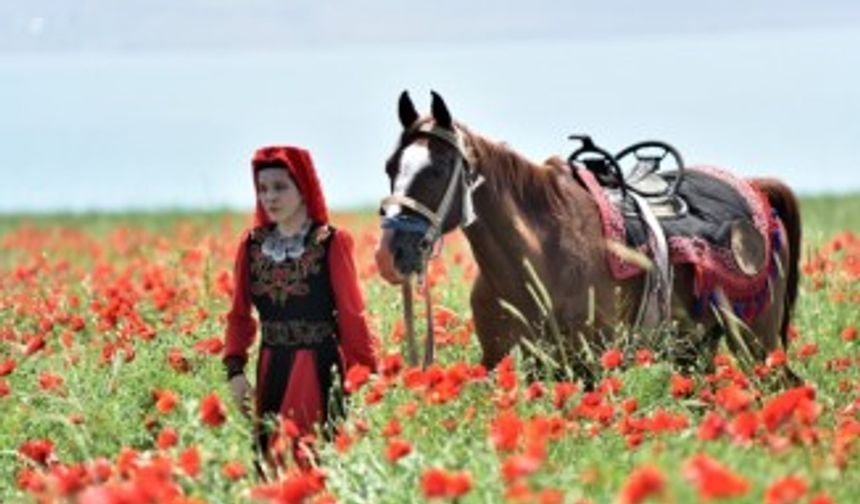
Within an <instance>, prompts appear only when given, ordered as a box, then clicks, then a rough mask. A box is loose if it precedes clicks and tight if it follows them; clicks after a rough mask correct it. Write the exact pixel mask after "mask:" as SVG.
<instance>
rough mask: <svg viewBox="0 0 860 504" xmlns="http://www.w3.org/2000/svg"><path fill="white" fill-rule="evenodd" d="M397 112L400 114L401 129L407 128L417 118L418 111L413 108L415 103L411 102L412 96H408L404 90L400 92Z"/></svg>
mask: <svg viewBox="0 0 860 504" xmlns="http://www.w3.org/2000/svg"><path fill="white" fill-rule="evenodd" d="M397 112H398V114H399V115H400V124H402V125H403V129H408V128H409V127H411V126H412V125H413V124H415V121H417V120H418V111H416V110H415V104H414V103H412V98H409V92H407V91H405V90H404V91H403V92H402V93H400V100H399V102H398V103H397Z"/></svg>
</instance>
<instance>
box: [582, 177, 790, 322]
mask: <svg viewBox="0 0 860 504" xmlns="http://www.w3.org/2000/svg"><path fill="white" fill-rule="evenodd" d="M576 175H577V176H578V177H579V179H580V180H581V181H582V183H583V184H584V185H585V187H586V188H587V189H588V191H589V192H590V193H591V195H592V196H593V197H594V200H595V202H596V203H597V206H598V208H599V209H600V216H601V220H602V226H603V233H604V235H605V237H606V239H607V240H611V241H615V242H617V243H620V244H623V245H625V246H626V247H629V248H632V249H634V250H637V251H638V252H640V253H642V254H645V255H646V256H649V257H650V256H651V254H650V253H649V246H648V238H647V237H648V235H647V232H646V230H645V227H644V224H643V222H642V220H641V219H640V218H638V217H635V216H629V215H627V214H625V213H623V212H622V211H621V209H620V208H619V207H618V206H616V205H615V204H614V203H613V202H612V201H610V199H609V198H608V196H607V193H606V189H605V188H604V187H602V186H601V185H600V184H599V183H598V181H597V179H596V178H595V177H594V175H593V174H592V173H591V172H590V171H588V170H587V169H585V168H578V169H577V170H576ZM674 176H676V174H672V173H669V174H666V175H665V177H666V178H667V181H669V182H671V181H672V180H673V177H674ZM678 195H679V196H680V197H682V198H683V199H684V200H685V201H686V203H687V205H688V206H689V211H688V212H687V213H686V214H685V215H683V216H681V217H674V218H667V219H662V218H661V219H660V224H661V226H662V227H663V231H664V233H665V234H666V240H667V242H668V247H669V261H670V262H671V263H672V264H690V265H692V266H693V270H694V274H695V284H694V289H695V292H694V294H695V296H696V298H697V299H698V300H699V307H700V308H701V307H704V303H705V302H709V303H710V302H715V300H716V298H715V293H716V291H717V289H718V288H719V289H721V290H722V291H723V292H724V293H725V295H726V296H727V297H728V298H729V300H730V301H731V302H732V304H733V308H734V310H735V312H736V313H737V314H738V315H740V316H741V317H742V318H744V319H745V320H747V321H749V320H751V319H752V318H754V317H755V316H756V315H757V314H758V313H759V312H760V311H761V310H762V309H763V308H764V307H765V306H766V303H767V302H768V301H769V298H770V296H769V293H768V282H769V281H770V279H771V278H772V276H773V275H775V274H776V263H775V261H774V260H773V253H774V252H777V251H779V248H780V247H781V235H780V224H779V221H778V220H777V218H776V217H775V215H774V214H773V212H772V210H771V206H770V203H769V202H768V200H767V198H766V197H765V196H764V195H763V194H762V193H761V192H760V191H759V190H758V189H756V188H755V187H754V186H753V185H752V184H751V183H750V182H748V181H746V180H744V179H741V178H739V177H737V176H735V175H733V174H731V173H729V172H727V171H725V170H722V169H719V168H715V167H710V166H698V167H690V168H687V170H686V172H685V174H684V179H683V181H682V182H681V184H680V185H679V187H678ZM737 221H746V222H749V223H751V224H752V226H753V227H754V228H755V231H756V232H758V234H759V235H760V237H761V239H762V240H763V242H762V243H763V246H764V258H763V264H762V265H761V266H760V267H758V268H756V270H755V271H754V272H751V271H750V269H749V268H746V269H744V268H743V267H742V266H741V265H740V264H739V262H738V259H737V258H736V255H735V253H734V252H733V250H732V243H731V240H732V236H731V235H732V223H733V222H737ZM607 258H608V261H609V269H610V270H611V271H612V274H613V276H614V277H615V278H616V279H619V280H623V279H627V278H630V277H633V276H635V275H639V274H641V273H642V272H643V271H642V269H641V267H640V266H639V265H637V264H635V263H633V262H630V261H628V260H625V259H624V257H622V256H621V255H619V254H618V253H617V252H615V251H613V248H611V247H610V249H609V253H608V254H607Z"/></svg>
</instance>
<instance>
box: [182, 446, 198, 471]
mask: <svg viewBox="0 0 860 504" xmlns="http://www.w3.org/2000/svg"><path fill="white" fill-rule="evenodd" d="M178 463H179V467H181V468H182V470H183V471H184V472H185V474H187V475H188V476H190V477H192V478H196V477H197V475H198V474H200V452H199V451H198V450H197V447H196V446H191V447H189V448H187V449H186V450H185V451H183V452H182V453H180V454H179V460H178Z"/></svg>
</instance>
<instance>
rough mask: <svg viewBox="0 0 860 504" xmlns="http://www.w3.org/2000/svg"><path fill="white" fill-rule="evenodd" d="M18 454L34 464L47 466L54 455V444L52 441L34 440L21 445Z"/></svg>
mask: <svg viewBox="0 0 860 504" xmlns="http://www.w3.org/2000/svg"><path fill="white" fill-rule="evenodd" d="M18 453H20V454H21V455H24V456H25V457H27V458H29V459H31V460H33V461H34V462H37V463H39V464H45V463H47V461H48V459H49V458H50V457H51V456H52V455H53V453H54V443H53V441H51V440H50V439H32V440H29V441H25V442H23V443H21V445H20V446H19V447H18Z"/></svg>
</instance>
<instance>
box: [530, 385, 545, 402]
mask: <svg viewBox="0 0 860 504" xmlns="http://www.w3.org/2000/svg"><path fill="white" fill-rule="evenodd" d="M545 393H546V388H545V387H544V386H543V383H541V382H539V381H535V382H531V383H530V384H529V387H528V388H527V389H526V400H527V401H535V400H537V399H540V398H541V397H543V396H544V394H545Z"/></svg>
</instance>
